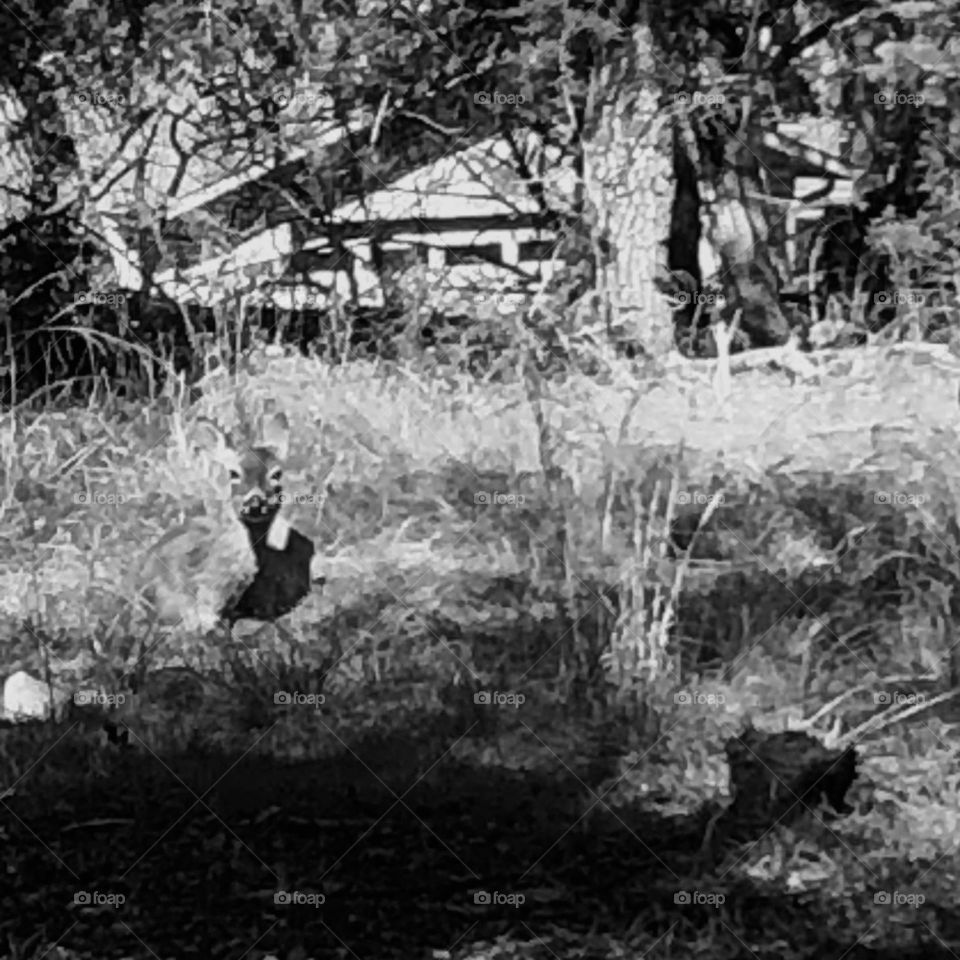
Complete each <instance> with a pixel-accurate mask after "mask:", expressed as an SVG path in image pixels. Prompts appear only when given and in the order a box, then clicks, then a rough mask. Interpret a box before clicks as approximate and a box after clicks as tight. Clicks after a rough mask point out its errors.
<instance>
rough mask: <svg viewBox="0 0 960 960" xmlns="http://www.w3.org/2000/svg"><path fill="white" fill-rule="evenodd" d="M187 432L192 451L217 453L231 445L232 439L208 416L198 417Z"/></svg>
mask: <svg viewBox="0 0 960 960" xmlns="http://www.w3.org/2000/svg"><path fill="white" fill-rule="evenodd" d="M185 433H186V438H187V446H188V447H189V449H190V450H191V452H199V453H217V452H219V451H221V450H223V449H224V448H225V447H228V446H230V441H229V440H228V439H227V437H226V435H225V434H224V432H223V431H222V430H221V429H220V427H218V426H217V425H216V424H215V423H214V422H213V421H212V420H208V419H207V418H206V417H197V419H196V420H195V421H194V422H193V423H192V424H191V425H190V426H189V427H188V428H187V430H186V431H185Z"/></svg>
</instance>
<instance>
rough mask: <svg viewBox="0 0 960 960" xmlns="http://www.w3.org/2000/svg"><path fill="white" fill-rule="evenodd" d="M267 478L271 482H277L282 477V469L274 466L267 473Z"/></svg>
mask: <svg viewBox="0 0 960 960" xmlns="http://www.w3.org/2000/svg"><path fill="white" fill-rule="evenodd" d="M267 479H268V480H269V481H270V482H271V483H272V484H277V483H279V482H280V481H281V480H282V479H283V470H282V469H281V468H280V467H274V468H273V469H272V470H271V471H270V473H269V474H267Z"/></svg>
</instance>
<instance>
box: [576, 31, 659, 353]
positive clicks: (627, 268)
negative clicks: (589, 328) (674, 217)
mask: <svg viewBox="0 0 960 960" xmlns="http://www.w3.org/2000/svg"><path fill="white" fill-rule="evenodd" d="M655 66H656V59H655V57H654V50H653V36H652V34H651V32H650V29H649V27H648V26H647V25H646V24H645V23H643V22H641V23H638V24H637V25H636V26H634V28H633V35H632V49H630V50H628V51H627V52H626V54H625V55H622V56H620V57H619V61H618V62H617V63H616V64H613V63H608V64H607V65H606V66H604V67H602V68H601V69H599V70H597V71H596V72H595V73H594V80H593V90H592V94H593V96H592V99H593V100H594V102H598V101H599V102H598V105H597V111H596V114H595V116H594V117H593V121H594V122H593V124H592V125H591V126H592V129H591V130H590V131H589V132H588V133H587V134H586V135H585V137H584V193H585V196H586V198H587V201H588V204H587V205H588V207H589V208H590V209H591V216H592V217H593V221H594V222H593V223H592V224H591V226H592V230H593V239H594V250H595V255H596V262H597V292H598V293H599V299H600V303H601V305H602V308H603V310H604V313H605V314H606V320H607V325H608V329H609V330H610V332H611V334H612V336H613V338H614V339H615V340H616V341H620V342H621V343H623V344H625V345H638V346H640V347H641V348H642V350H643V351H644V352H645V353H647V354H648V355H651V356H663V355H664V354H666V353H668V352H670V351H671V350H673V349H674V326H673V313H672V309H671V305H670V302H669V301H668V299H667V298H666V297H665V296H664V295H663V294H662V293H660V292H659V290H658V287H657V284H656V280H657V277H658V275H660V274H661V272H664V271H665V266H666V244H667V241H668V238H669V234H670V213H671V206H672V203H673V183H672V153H671V148H672V144H671V128H670V117H669V114H668V112H667V111H666V110H665V109H664V108H663V106H662V104H661V102H660V89H659V86H658V85H657V82H656V80H655V73H654V68H655Z"/></svg>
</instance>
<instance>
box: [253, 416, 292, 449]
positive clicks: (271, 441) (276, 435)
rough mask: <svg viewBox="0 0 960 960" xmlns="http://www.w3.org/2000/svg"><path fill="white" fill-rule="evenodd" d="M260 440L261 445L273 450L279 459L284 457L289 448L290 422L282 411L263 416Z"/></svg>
mask: <svg viewBox="0 0 960 960" xmlns="http://www.w3.org/2000/svg"><path fill="white" fill-rule="evenodd" d="M260 440H261V443H262V445H263V446H265V447H269V448H270V449H271V450H273V452H274V453H275V454H276V456H277V458H278V459H279V460H284V459H286V456H287V451H288V450H289V449H290V424H289V422H288V421H287V418H286V415H285V414H284V413H283V412H278V413H272V414H270V415H269V416H267V417H264V418H263V425H262V427H261V430H260Z"/></svg>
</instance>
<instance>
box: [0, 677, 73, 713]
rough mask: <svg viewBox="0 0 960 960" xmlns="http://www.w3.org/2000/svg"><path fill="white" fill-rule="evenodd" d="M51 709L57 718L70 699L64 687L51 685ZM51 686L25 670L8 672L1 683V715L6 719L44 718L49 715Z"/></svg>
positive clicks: (68, 692)
mask: <svg viewBox="0 0 960 960" xmlns="http://www.w3.org/2000/svg"><path fill="white" fill-rule="evenodd" d="M52 689H53V710H54V713H55V715H56V717H57V719H59V718H60V717H61V716H62V715H63V708H64V707H65V706H66V703H67V701H68V700H69V699H70V691H69V690H67V689H66V688H65V687H60V686H56V685H54V686H53V688H52ZM50 700H51V688H50V687H49V686H48V685H47V684H45V683H44V682H43V681H42V680H37V679H36V678H35V677H32V676H30V674H29V673H27V672H26V671H25V670H17V672H16V673H12V674H10V676H9V677H7V679H6V680H5V681H4V683H3V717H4V719H6V720H16V721H21V720H46V719H47V718H48V717H49V716H50V706H51V704H50Z"/></svg>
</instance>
